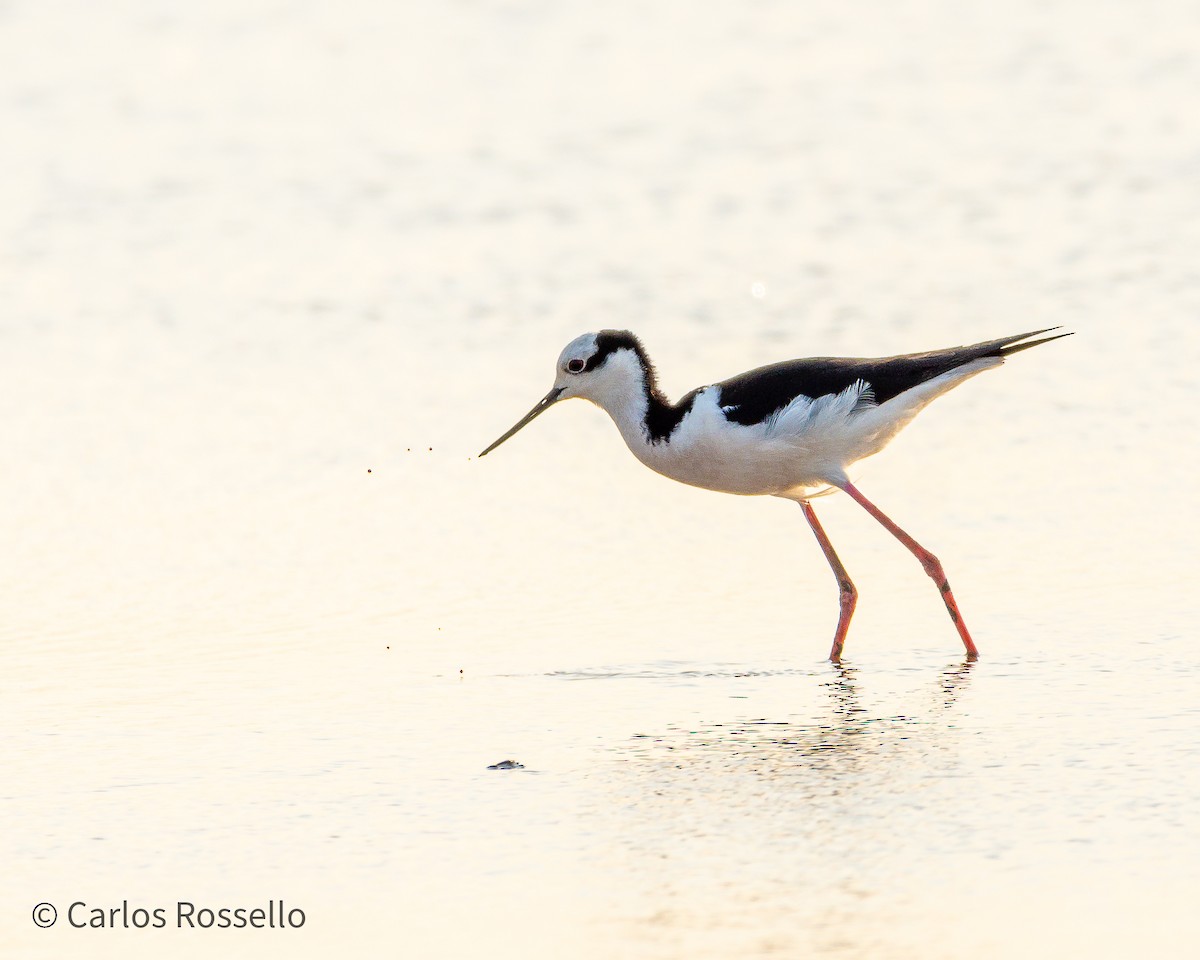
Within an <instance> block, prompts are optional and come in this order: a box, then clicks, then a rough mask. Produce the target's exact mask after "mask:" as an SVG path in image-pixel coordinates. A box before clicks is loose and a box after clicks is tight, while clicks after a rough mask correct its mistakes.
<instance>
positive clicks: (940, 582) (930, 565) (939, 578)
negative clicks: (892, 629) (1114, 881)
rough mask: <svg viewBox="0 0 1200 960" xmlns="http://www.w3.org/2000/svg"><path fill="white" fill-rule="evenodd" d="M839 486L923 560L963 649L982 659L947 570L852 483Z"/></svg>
mask: <svg viewBox="0 0 1200 960" xmlns="http://www.w3.org/2000/svg"><path fill="white" fill-rule="evenodd" d="M838 486H839V487H840V488H841V489H842V490H844V491H845V492H846V493H848V494H849V495H850V496H851V497H852V498H853V500H854V501H855V503H857V504H858V505H859V506H861V507H862V508H863V509H864V510H866V511H867V513H869V514H870V515H871V516H873V517H874V518H875V519H876V520H878V521H879V522H880V523H882V524H883V526H884V527H885V528H886V529H887V531H888V532H889V533H890V534H891V535H892V536H893V537H895V538H896V539H897V540H899V541H900V542H901V543H902V544H904V545H905V546H906V547H908V549H909V551H910V552H911V553H912V555H913V556H914V557H916V558H917V559H918V560H920V561H921V566H922V567H923V568H924V569H925V572H926V573H927V574H929V576H930V578H931V579H932V580H933V582H934V583H935V584H937V588H938V592H939V593H940V594H941V595H942V602H943V603H945V604H946V610H947V612H948V613H949V614H950V619H951V620H953V621H954V626H955V627H957V628H958V635H959V636H960V637H962V642H963V646H965V647H966V648H967V656H968V657H969V658H970V659H971V660H974V659H976V658H978V656H979V651H978V650H977V649H976V648H975V641H974V640H972V639H971V634H970V631H968V630H967V625H966V624H965V623H964V622H963V618H962V614H961V613H960V612H959V610H958V603H957V601H955V599H954V592H953V591H952V590H951V589H950V581H949V580H947V579H946V571H945V570H943V569H942V563H941V561H940V560H938V558H937V557H935V556H934V555H933V554H932V553H930V552H929V551H928V550H926V549H925V548H924V547H923V546H921V545H920V544H919V543H917V541H916V540H914V539H913V538H912V537H910V536H909V535H908V534H907V533H905V532H904V531H903V530H901V529H900V528H899V527H898V526H896V524H895V522H894V521H893V520H892V518H891V517H889V516H888V515H887V514H886V513H884V512H883V511H882V510H880V509H879V508H878V507H877V506H875V504H873V503H872V502H871V501H870V500H868V499H867V498H866V497H864V496H863V495H862V494H861V493H860V492H859V490H858V488H857V487H856V486H854V484H852V483H851V482H850V481H849V480H847V481H846V482H845V483H840V484H838Z"/></svg>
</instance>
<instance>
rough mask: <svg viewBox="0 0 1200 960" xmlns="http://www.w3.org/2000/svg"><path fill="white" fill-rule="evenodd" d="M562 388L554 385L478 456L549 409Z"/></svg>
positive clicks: (556, 399)
mask: <svg viewBox="0 0 1200 960" xmlns="http://www.w3.org/2000/svg"><path fill="white" fill-rule="evenodd" d="M564 389H565V388H564V387H555V388H554V389H553V390H551V391H550V392H549V393H548V394H546V395H545V396H544V397H542V399H541V400H539V401H538V402H537V406H535V407H534V408H533V409H532V410H530V411H529V412H528V413H527V414H525V416H523V417H522V418H521V419H520V420H518V421H517V423H516V426H514V427H513V428H512V429H511V430H509V431H508V432H507V433H506V434H504V436H502V437H501V438H500V439H499V440H497V441H496V442H495V443H493V444H491V445H489V446H488V448H487V449H486V450H484V451H483V453H481V454H480V456H481V457H486V456H487V455H488V454H489V453H491V452H492V451H493V450H495V449H496V448H497V447H498V446H500V444H502V443H503V442H504V441H505V440H507V439H508V438H509V437H511V436H512V435H513V434H514V433H516V432H517V431H518V430H520V429H521V428H522V427H523V426H525V424H527V423H529V421H530V420H533V419H535V418H536V417H537V416H538V415H539V414H542V413H545V412H546V411H547V410H549V409H550V407H551V406H553V405H554V404H555V403H556V402H557V401H558V398H559V395H560V394H561V393H562V392H563V390H564Z"/></svg>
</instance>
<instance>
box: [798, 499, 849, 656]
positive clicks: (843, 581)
mask: <svg viewBox="0 0 1200 960" xmlns="http://www.w3.org/2000/svg"><path fill="white" fill-rule="evenodd" d="M800 507H801V509H802V510H803V511H804V517H805V519H806V520H808V525H809V526H810V527H812V532H813V533H815V534H816V535H817V543H819V544H820V545H821V552H822V553H824V554H825V559H826V560H828V561H829V566H830V567H832V568H833V575H834V577H835V578H837V582H838V589H839V590H840V591H841V598H842V600H841V613H840V614H839V615H838V624H837V630H836V631H835V632H834V634H833V649H832V650H830V651H829V659H830V660H832V661H833V662H834V663H840V662H841V659H842V647H843V646H845V643H846V632H847V631H848V630H849V629H850V618H851V617H852V616H854V607H855V605H856V604H857V603H858V590H856V589H855V587H854V583H853V581H851V579H850V574H848V573H847V572H846V568H845V567H844V566H842V561H841V560H839V559H838V555H837V553H836V552H835V551H834V549H833V544H832V543H830V542H829V537H827V536H826V535H825V529H824V528H823V527H822V526H821V521H819V520H818V519H817V513H816V511H815V510H813V508H812V504H811V503H809V502H808V501H807V500H801V501H800Z"/></svg>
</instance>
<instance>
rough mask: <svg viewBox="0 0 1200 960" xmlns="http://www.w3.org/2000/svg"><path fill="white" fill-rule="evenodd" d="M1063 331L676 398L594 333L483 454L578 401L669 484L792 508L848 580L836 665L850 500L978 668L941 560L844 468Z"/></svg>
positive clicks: (797, 367)
mask: <svg viewBox="0 0 1200 960" xmlns="http://www.w3.org/2000/svg"><path fill="white" fill-rule="evenodd" d="M1060 329H1062V328H1061V327H1048V328H1046V329H1043V330H1034V331H1031V332H1030V333H1020V334H1016V335H1015V336H1010V337H1001V338H999V339H996V340H986V341H983V342H981V343H975V344H971V345H969V346H961V347H949V348H947V349H944V350H931V351H927V352H925V353H910V354H902V355H898V356H894V357H879V358H870V359H863V358H850V357H812V358H808V359H802V360H784V361H782V362H780V363H773V364H770V365H768V366H764V367H758V368H756V369H754V370H749V371H747V372H745V373H741V374H738V375H737V376H734V377H730V378H729V379H727V380H722V381H720V382H718V383H712V384H709V385H707V386H703V387H697V388H696V389H695V390H692V391H691V392H689V393H687V394H685V395H684V396H683V397H682V398H681V399H680V400H679V401H678V402H676V403H671V402H670V401H669V400H668V399H667V398H666V397H665V396H664V395H663V393H662V391H661V390H660V388H659V385H658V374H657V372H656V370H655V367H654V364H653V363H652V362H651V360H650V356H649V354H648V353H647V352H646V348H645V347H644V346H643V345H642V342H641V340H639V339H638V338H637V337H636V336H635V335H634V334H633V333H631V332H630V331H628V330H600V331H598V332H595V333H585V334H583V335H582V336H580V337H576V338H575V339H574V340H572V341H571V342H570V343H569V344H567V346H566V347H565V348H564V349H563V351H562V353H561V354H560V355H559V358H558V362H557V364H556V366H555V376H554V386H553V387H552V388H551V390H550V392H549V393H547V394H546V395H545V396H544V397H542V399H541V400H539V401H538V402H537V404H536V405H535V406H534V407H533V409H532V410H530V411H529V412H528V413H527V414H525V416H524V417H522V418H521V419H520V420H518V421H517V423H516V424H514V425H513V426H512V427H511V428H510V429H509V430H507V431H506V432H505V433H504V434H502V435H501V436H500V437H499V438H498V439H497V440H495V441H494V442H493V443H491V444H489V445H488V446H487V448H486V449H484V451H483V452H482V453H481V454H480V455H479V456H481V457H484V456H486V455H487V454H489V453H491V452H492V451H493V450H495V449H496V448H497V447H498V446H500V444H502V443H504V442H505V441H506V440H508V439H510V438H511V437H512V436H513V435H514V434H515V433H517V432H518V431H519V430H521V429H523V428H524V427H525V426H527V425H528V424H529V423H531V422H532V421H533V420H534V419H536V418H537V417H539V416H541V415H542V414H543V413H545V412H546V411H547V410H549V409H550V408H551V407H552V406H554V405H555V404H556V403H560V402H562V401H563V400H568V399H572V398H580V399H583V400H590V401H591V402H592V403H594V404H595V405H596V406H598V407H600V408H601V409H602V410H603V411H604V412H605V413H607V414H608V415H609V416H610V417H611V418H612V420H613V423H615V424H616V427H617V430H618V431H619V432H620V434H621V437H622V438H623V439H624V441H625V443H626V445H627V446H628V447H629V449H630V450H631V451H632V453H633V455H634V456H635V457H637V459H638V460H640V461H641V462H642V463H643V464H645V465H646V466H647V467H649V468H650V469H651V470H654V471H656V472H657V473H660V474H662V475H663V476H666V477H669V478H671V479H672V480H677V481H679V482H680V483H685V484H689V485H691V486H695V487H702V488H704V489H707V490H716V491H719V492H722V493H731V494H737V495H741V496H772V497H780V498H782V499H784V500H793V501H795V502H796V503H798V504H799V505H800V507H801V509H802V510H803V511H804V517H805V519H806V520H807V521H808V525H809V527H810V528H811V529H812V532H813V534H814V536H815V537H816V539H817V543H818V545H819V546H820V548H821V552H822V553H823V554H824V555H825V559H826V561H828V563H829V566H830V568H831V569H832V570H833V574H834V578H835V579H836V581H837V585H838V591H839V604H840V607H839V614H838V622H837V627H836V628H835V630H834V636H833V646H832V648H831V650H830V653H829V659H830V660H832V661H833V662H834V663H840V662H841V659H842V654H843V651H844V648H845V642H846V634H847V632H848V630H849V628H850V619H851V617H853V615H854V609H855V606H856V605H857V603H858V590H857V588H856V587H855V586H854V582H853V581H852V580H851V579H850V575H849V574H848V573H847V572H846V568H845V566H844V565H843V564H842V561H841V559H840V558H839V557H838V555H837V552H836V551H835V550H834V548H833V544H832V543H831V542H830V540H829V536H828V535H827V534H826V533H825V529H824V528H823V527H822V525H821V522H820V521H819V520H818V519H817V514H816V511H815V510H814V509H813V505H812V501H813V500H814V499H816V498H817V497H821V496H825V495H827V494H831V493H836V492H838V491H841V492H843V493H845V494H846V495H847V496H849V497H850V498H851V499H852V500H854V501H855V502H856V503H858V504H859V505H860V506H861V507H862V508H863V509H864V510H866V511H867V513H869V514H870V515H871V516H872V517H874V518H875V519H876V520H877V521H878V522H879V523H880V524H881V525H882V526H883V527H884V529H886V530H887V531H888V532H889V533H891V534H892V536H894V537H895V538H896V539H897V540H899V541H900V543H902V544H903V545H904V546H905V547H906V548H907V549H908V550H909V551H910V552H911V553H912V554H913V555H914V556H915V557H916V558H917V559H918V560H919V561H920V563H921V566H922V568H923V569H924V570H925V573H926V574H928V575H929V577H930V578H931V579H932V580H933V582H934V584H935V586H936V587H937V590H938V593H939V594H940V595H941V598H942V601H943V603H944V604H945V606H946V610H947V612H948V613H949V614H950V620H951V621H952V622H953V623H954V626H955V627H956V628H957V630H958V634H959V637H961V639H962V642H963V646H964V647H965V648H966V656H967V659H968V660H975V659H977V658H978V656H979V650H978V648H977V647H976V645H975V641H974V640H973V639H972V637H971V633H970V631H969V630H968V629H967V625H966V622H965V621H964V620H963V615H962V611H961V610H960V609H959V606H958V601H957V600H956V599H955V597H954V592H953V590H951V589H950V582H949V580H948V579H947V578H946V573H945V570H944V569H943V567H942V564H941V561H939V560H938V558H937V557H936V556H934V554H933V553H931V552H930V551H929V550H927V549H926V548H925V547H923V546H922V545H921V544H920V543H918V542H917V541H916V540H915V539H913V537H912V536H911V535H909V534H908V533H907V532H906V531H905V530H903V529H902V528H901V527H900V526H899V525H898V524H897V523H896V522H895V521H894V520H892V519H891V517H889V516H888V515H887V514H885V513H884V512H883V511H882V510H881V509H880V508H879V507H877V506H876V505H875V504H874V503H873V502H872V501H871V500H868V499H867V497H866V496H865V495H864V494H863V493H862V491H860V490H859V489H858V487H857V486H855V485H854V483H852V482H851V480H850V476H849V474H848V473H847V470H848V469H849V468H850V467H851V466H853V465H854V464H856V463H858V462H859V461H860V460H863V459H865V458H867V457H870V456H872V455H873V454H876V453H879V451H881V450H882V449H883V448H884V447H886V446H887V445H888V443H889V442H890V441H891V440H892V439H893V438H894V437H895V436H896V434H898V433H899V432H900V430H902V429H903V428H904V427H905V426H906V425H907V424H908V423H909V422H911V421H912V419H913V418H914V417H915V416H916V415H917V414H918V413H919V412H920V411H921V410H922V409H924V408H925V407H926V406H927V405H928V404H929V403H930V402H931V401H932V400H934V399H935V398H937V397H940V396H941V395H942V394H944V393H946V392H947V391H949V390H952V389H953V388H954V387H957V386H959V385H960V384H962V383H964V382H965V381H967V380H968V379H970V378H971V377H974V376H975V375H976V374H979V373H983V372H984V371H985V370H991V369H993V368H995V367H998V366H1000V365H1001V364H1002V363H1004V361H1005V360H1006V359H1007V358H1008V357H1010V356H1011V355H1012V354H1014V353H1018V352H1020V351H1022V350H1028V349H1029V348H1031V347H1036V346H1040V345H1041V344H1044V343H1049V342H1051V341H1052V340H1058V339H1061V338H1062V337H1067V336H1070V335H1071V333H1070V332H1067V333H1054V332H1053V331H1056V330H1060ZM1043 334H1051V335H1050V336H1042V335H1043ZM1034 337H1038V338H1040V339H1032V338H1034Z"/></svg>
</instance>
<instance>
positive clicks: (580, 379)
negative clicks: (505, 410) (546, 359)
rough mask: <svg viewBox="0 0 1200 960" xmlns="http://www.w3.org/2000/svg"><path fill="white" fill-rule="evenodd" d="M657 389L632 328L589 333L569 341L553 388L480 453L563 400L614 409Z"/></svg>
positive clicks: (559, 363) (644, 351)
mask: <svg viewBox="0 0 1200 960" xmlns="http://www.w3.org/2000/svg"><path fill="white" fill-rule="evenodd" d="M656 389H657V387H656V385H655V377H654V368H653V367H652V366H651V364H650V359H649V357H647V356H646V350H645V348H644V347H643V346H642V344H641V341H640V340H638V338H637V337H635V336H634V335H633V334H632V333H630V332H629V331H628V330H601V331H600V332H598V333H585V334H584V335H583V336H581V337H576V338H575V339H574V340H572V341H571V342H570V343H568V344H567V345H566V347H565V348H563V352H562V353H561V354H559V357H558V363H557V364H556V365H555V368H554V386H553V388H551V390H550V392H549V393H548V394H546V395H545V396H544V397H542V399H541V400H539V401H538V402H537V404H536V405H535V406H534V408H533V409H532V410H530V411H529V412H528V413H527V414H525V416H523V417H522V418H521V419H520V420H518V421H517V423H516V424H515V425H514V426H513V427H512V429H511V430H509V431H508V432H507V433H505V434H504V435H503V436H501V437H500V439H498V440H496V441H495V442H494V443H492V444H491V445H490V446H488V448H487V449H486V450H484V451H483V453H481V454H480V456H481V457H482V456H485V455H486V454H488V453H491V452H492V451H493V450H495V449H496V448H497V447H498V446H500V444H502V443H503V442H504V441H505V440H507V439H508V438H509V437H511V436H512V435H513V434H514V433H516V432H517V431H518V430H520V429H521V428H522V427H523V426H525V425H526V424H527V423H529V422H530V421H532V420H534V419H535V418H536V417H538V416H539V415H541V414H542V413H545V412H546V411H547V410H549V409H550V407H552V406H553V405H554V404H556V403H558V402H559V401H560V400H570V399H571V398H572V397H582V398H583V399H584V400H591V401H592V403H595V404H596V405H598V406H600V407H603V408H604V409H606V410H612V409H614V407H615V406H616V405H617V404H618V403H619V402H620V401H621V400H622V399H624V398H627V397H628V396H629V395H630V394H633V393H640V392H652V391H654V390H656Z"/></svg>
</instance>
